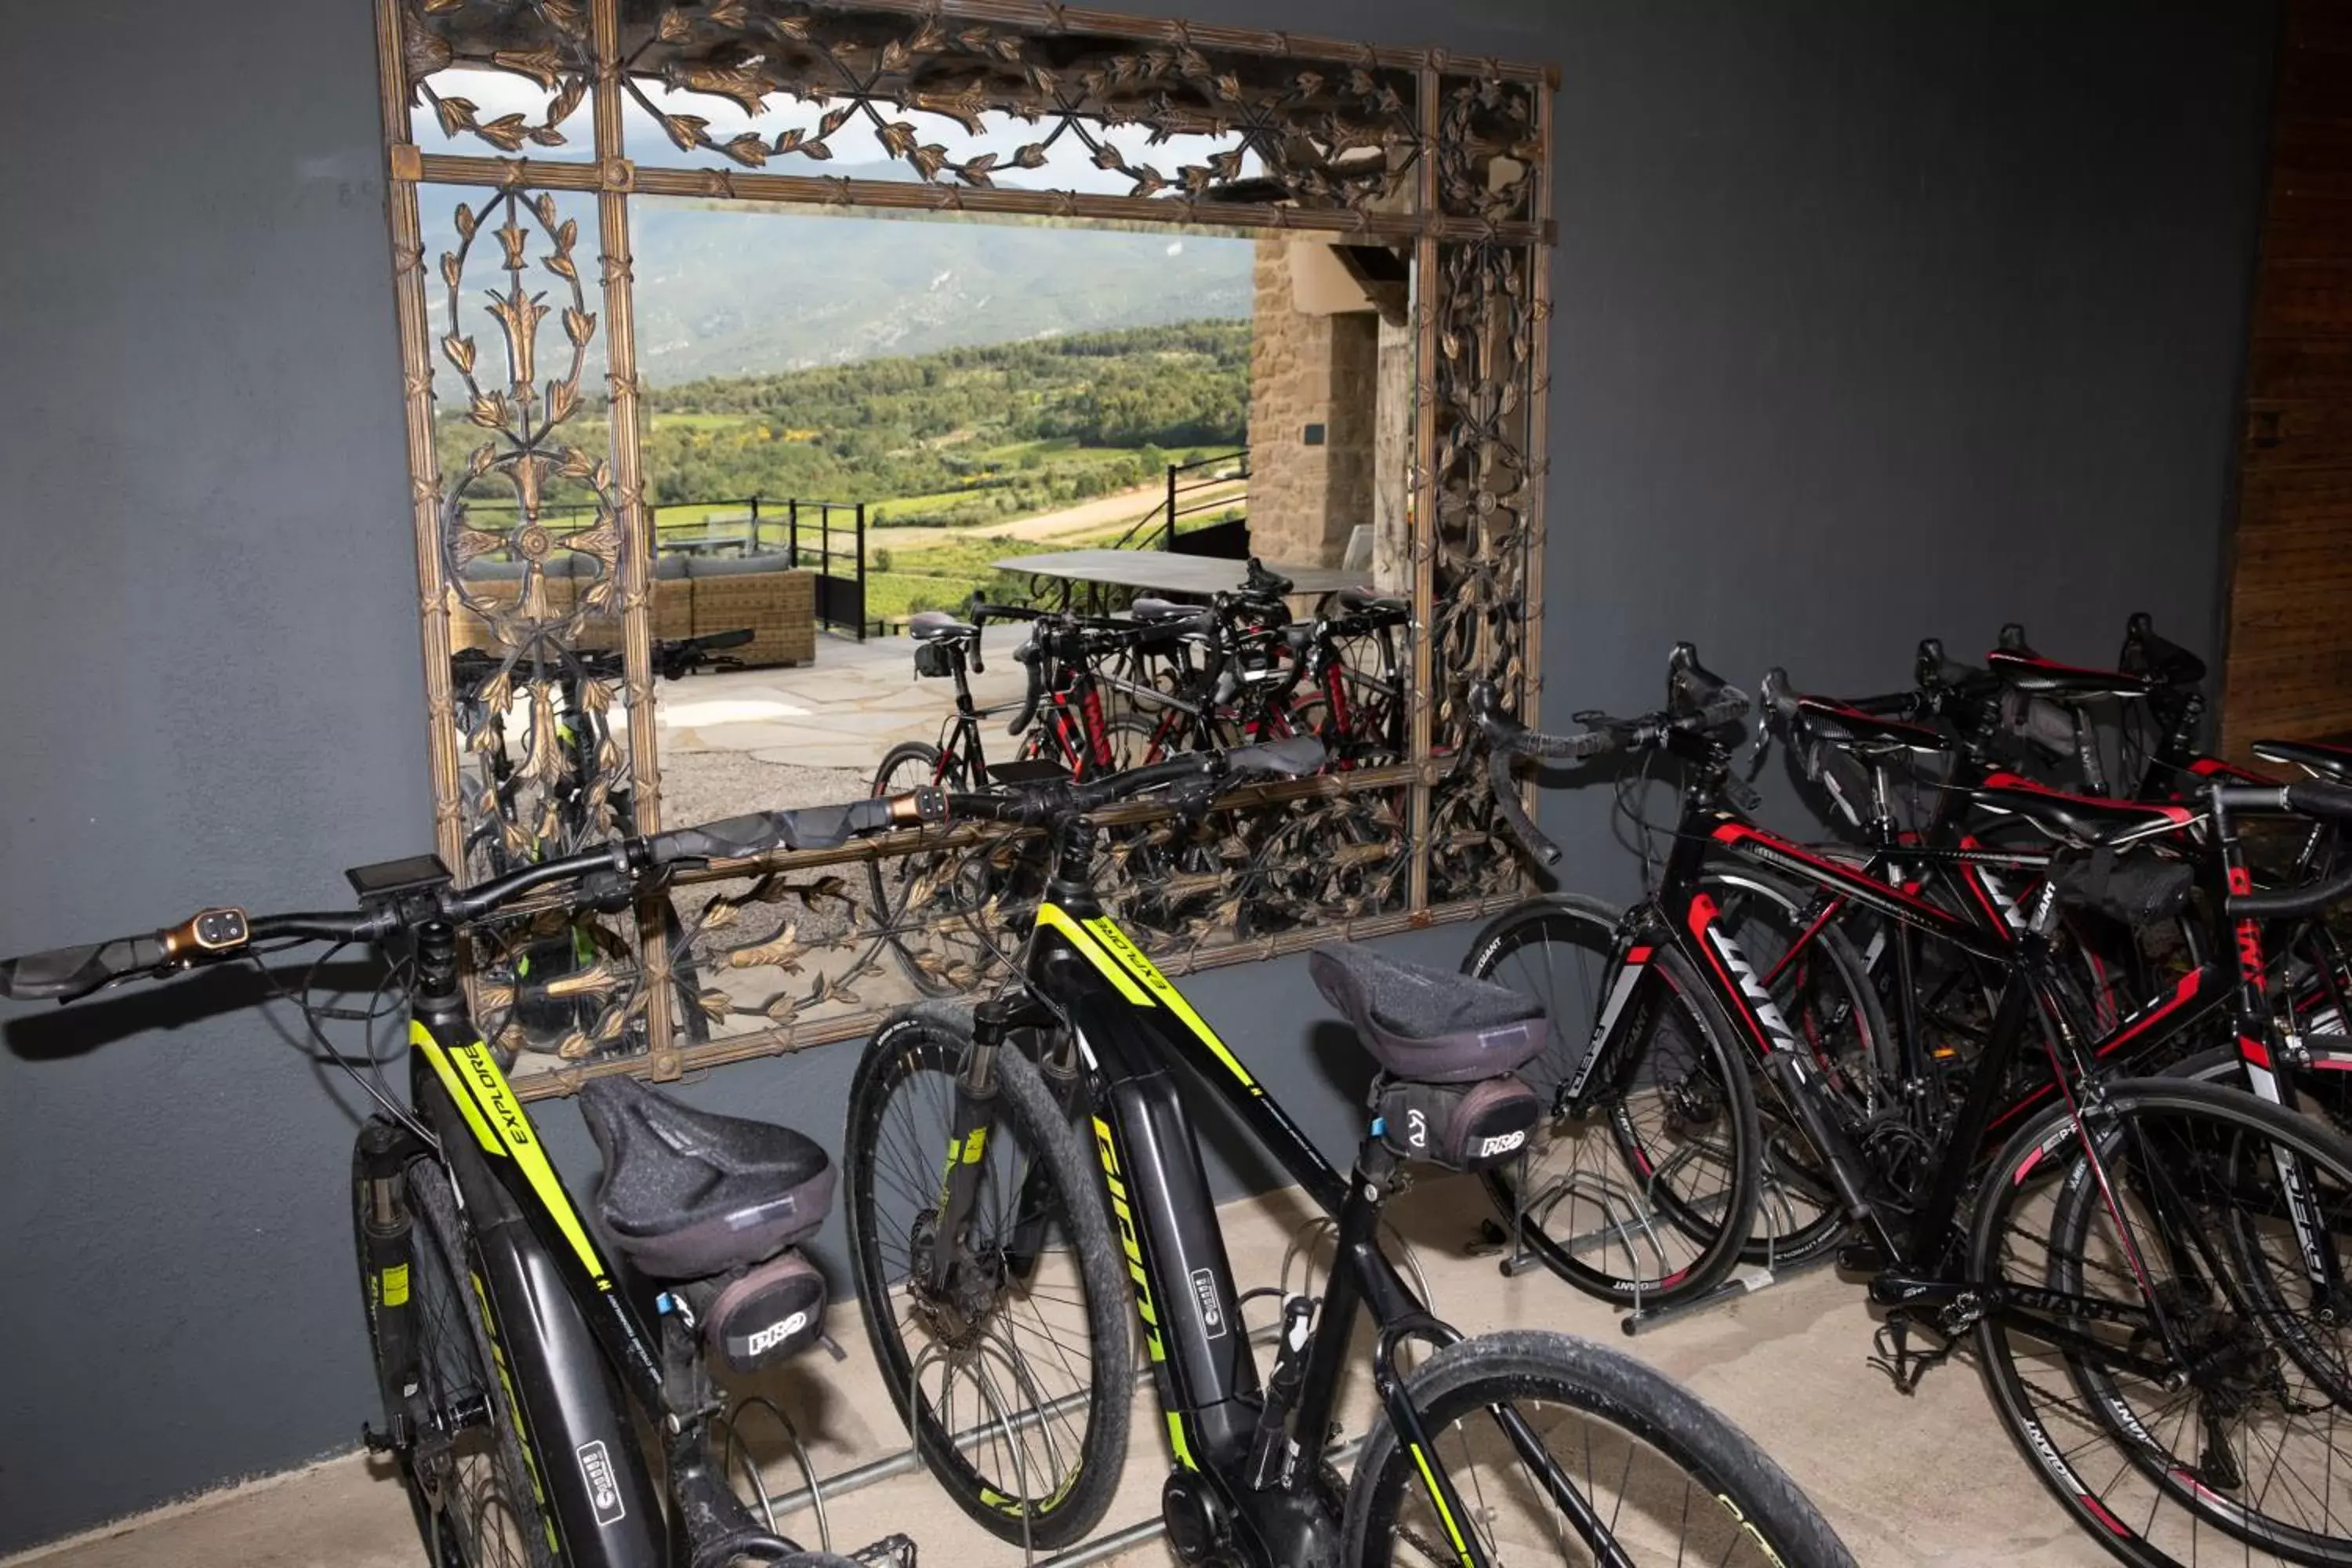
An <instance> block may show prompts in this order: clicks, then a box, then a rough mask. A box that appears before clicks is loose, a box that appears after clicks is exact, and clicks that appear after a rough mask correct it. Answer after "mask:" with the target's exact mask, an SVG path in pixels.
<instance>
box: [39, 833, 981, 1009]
mask: <svg viewBox="0 0 2352 1568" xmlns="http://www.w3.org/2000/svg"><path fill="white" fill-rule="evenodd" d="M945 816H946V807H945V805H944V796H942V795H940V792H939V791H938V790H936V789H931V788H924V789H919V790H915V791H913V792H911V793H909V794H907V795H882V796H876V797H874V798H872V799H868V800H860V801H852V802H850V803H849V804H847V805H819V806H802V807H799V808H797V809H794V810H791V811H765V812H752V813H750V814H748V815H746V816H731V817H728V818H725V819H723V820H721V821H718V822H709V823H704V824H702V825H700V826H695V827H681V828H677V829H674V830H673V831H670V832H667V833H656V834H654V835H653V836H651V837H642V838H625V839H620V840H616V841H614V842H613V843H610V844H604V845H600V846H598V847H595V848H593V849H587V850H583V851H582V852H581V853H579V854H577V855H569V856H565V857H563V858H561V859H556V860H545V861H541V862H540V863H538V864H537V865H532V866H526V867H524V868H522V869H521V870H520V871H515V872H512V873H509V875H507V876H504V877H499V878H496V879H492V880H490V881H488V882H484V883H482V884H480V885H479V886H478V887H474V888H471V889H466V890H465V891H462V892H461V891H458V890H457V889H452V888H447V887H443V888H441V889H437V891H436V892H434V893H433V894H432V896H431V897H430V898H429V900H425V901H424V902H422V903H421V904H417V905H412V906H403V905H402V904H401V903H400V902H399V901H398V900H394V899H390V898H387V899H384V900H373V901H371V903H370V904H369V906H368V907H366V908H362V909H359V910H334V911H328V912H315V911H314V912H300V913H289V914H279V915H263V916H258V917H255V918H253V919H250V920H248V919H247V916H246V914H245V911H244V910H236V909H207V910H199V911H197V912H196V913H195V914H194V915H191V916H190V917H189V918H188V919H187V920H185V921H182V922H181V923H180V924H178V925H176V926H173V927H170V928H167V929H166V930H163V931H149V932H146V933H144V934H142V935H138V936H126V937H116V938H114V939H112V940H111V941H108V942H91V943H88V944H86V945H83V946H79V947H61V948H55V949H52V950H50V951H49V952H34V953H26V954H25V955H23V956H21V957H17V958H10V959H0V996H10V997H15V998H16V999H18V1000H20V1001H47V1000H55V1001H58V1002H71V1001H75V1000H77V999H79V998H80V997H83V996H87V995H89V994H91V993H92V992H94V991H98V990H100V989H102V988H104V987H106V986H108V985H112V984H117V983H118V982H121V981H124V980H130V979H134V978H137V977H139V976H142V975H150V976H154V977H157V978H161V977H162V976H163V975H166V974H170V973H174V972H176V971H178V970H182V969H185V968H188V967H190V966H191V965H194V964H196V963H204V962H206V961H208V960H213V959H221V958H229V957H234V956H236V955H237V954H238V953H241V952H247V951H249V950H250V948H251V946H252V944H253V943H254V942H267V941H270V940H272V939H276V938H296V939H300V940H305V941H312V942H375V941H380V940H382V939H383V938H384V937H387V936H390V935H391V934H392V933H393V932H394V931H397V930H399V929H401V927H402V926H404V925H407V924H414V923H415V922H416V921H417V920H418V919H419V918H425V919H440V920H446V921H452V922H454V923H458V924H463V923H466V922H467V921H478V920H480V919H482V918H483V917H485V916H487V915H490V914H493V913H495V912H497V911H498V910H499V909H501V908H503V907H504V906H506V905H508V904H510V903H512V902H514V901H515V900H517V899H520V897H522V895H524V894H525V893H528V892H531V891H533V890H535V889H539V888H542V887H545V886H548V885H549V884H551V883H554V882H564V881H579V880H582V879H587V878H591V877H595V876H598V875H600V874H601V875H604V876H608V877H614V878H619V879H622V886H623V887H624V888H625V889H626V888H633V886H634V884H635V882H637V881H638V880H639V879H642V878H643V877H644V876H645V874H646V873H648V872H653V871H659V870H663V869H666V868H669V867H672V866H677V865H681V864H685V863H688V862H702V861H710V860H737V859H744V858H749V857H751V856H754V855H763V854H766V853H767V852H769V851H770V850H773V849H828V848H832V847H835V846H837V845H840V844H844V843H846V842H847V841H848V840H849V839H851V838H854V837H862V836H864V835H866V834H869V833H877V832H882V831H885V830H887V829H888V828H892V827H898V826H911V825H913V824H916V823H921V822H937V821H941V820H944V818H945ZM598 901H599V899H598V898H597V897H594V896H592V897H590V898H587V899H583V907H588V906H589V905H591V904H594V903H596V902H598Z"/></svg>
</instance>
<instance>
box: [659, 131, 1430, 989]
mask: <svg viewBox="0 0 2352 1568" xmlns="http://www.w3.org/2000/svg"><path fill="white" fill-rule="evenodd" d="M892 167H894V166H893V165H888V164H884V163H877V164H876V165H874V166H873V167H872V168H870V169H866V170H861V171H856V172H858V173H860V174H863V175H864V176H866V177H882V176H883V175H885V174H888V173H889V171H890V170H891V168H892ZM631 211H632V221H633V225H634V227H633V232H632V248H633V250H634V252H635V259H636V280H637V288H636V300H637V310H638V321H637V342H638V358H639V365H640V379H641V384H642V386H643V394H642V401H643V410H644V415H643V425H642V428H641V443H642V451H643V454H644V457H643V463H644V472H645V478H646V496H647V499H648V502H649V506H650V509H651V514H652V520H653V523H654V528H655V550H656V584H655V599H654V635H655V637H656V664H657V666H659V667H660V668H662V670H663V673H664V674H665V675H666V676H668V677H670V679H666V680H665V681H664V682H663V683H662V684H661V685H660V687H659V689H658V692H657V700H656V723H657V724H658V726H659V741H660V759H661V770H662V798H663V803H664V805H663V811H664V819H665V820H666V821H667V822H670V823H681V822H690V821H698V820H707V819H709V818H713V817H719V816H728V815H731V814H734V813H738V812H742V811H746V810H752V809H761V810H772V809H777V808H782V807H788V806H793V805H815V804H824V803H831V802H836V801H840V800H844V799H847V798H854V797H856V796H860V795H868V794H872V793H877V792H882V793H887V792H890V791H894V790H898V789H905V788H911V787H914V786H915V785H917V784H934V783H938V784H945V785H947V786H949V787H950V788H959V787H961V788H973V787H979V786H980V785H981V784H984V783H985V782H986V780H987V779H988V777H989V776H990V771H991V770H992V769H994V768H996V767H998V766H1000V765H1002V764H1005V763H1016V762H1020V761H1023V760H1024V759H1026V760H1029V761H1031V762H1033V763H1035V762H1040V761H1042V763H1044V764H1045V765H1049V766H1058V767H1059V768H1061V769H1062V770H1064V771H1066V772H1071V773H1081V772H1083V773H1089V774H1091V773H1101V772H1104V771H1107V770H1109V769H1113V768H1118V767H1125V766H1129V765H1133V764H1134V763H1140V762H1145V761H1150V760H1158V759H1159V758H1160V757H1162V756H1164V755H1167V754H1169V753H1171V752H1180V751H1183V750H1188V749H1192V748H1195V747H1198V746H1201V745H1204V744H1209V743H1213V742H1214V743H1233V742H1235V741H1237V740H1240V739H1245V738H1248V737H1252V736H1264V737H1265V738H1276V737H1279V736H1281V735H1284V734H1288V733H1294V732H1302V731H1306V732H1316V733H1321V734H1324V735H1326V736H1327V738H1328V739H1330V740H1331V741H1332V742H1334V745H1335V750H1336V751H1337V752H1339V760H1340V763H1341V764H1342V765H1344V766H1347V767H1362V766H1370V765H1378V764H1381V763H1391V762H1395V761H1399V760H1401V759H1402V752H1403V746H1404V737H1405V727H1406V725H1407V724H1408V722H1409V721H1408V718H1407V712H1406V705H1405V701H1404V682H1405V676H1406V672H1407V671H1408V670H1409V668H1410V642H1409V635H1410V634H1409V627H1408V626H1407V625H1406V624H1405V623H1406V619H1407V617H1406V616H1405V615H1404V613H1403V610H1402V604H1401V603H1383V602H1380V601H1381V600H1382V597H1383V595H1394V596H1396V597H1397V598H1398V599H1400V600H1401V599H1402V597H1403V596H1404V595H1407V594H1408V593H1409V591H1410V570H1409V566H1408V565H1407V562H1406V551H1405V543H1404V542H1405V537H1406V529H1407V516H1406V512H1407V494H1408V489H1407V487H1408V478H1409V470H1410V468H1411V462H1412V388H1413V346H1414V345H1413V337H1412V331H1411V328H1410V325H1409V323H1410V321H1411V318H1412V300H1411V297H1410V296H1411V279H1410V268H1409V266H1408V263H1407V261H1406V259H1405V258H1404V256H1403V255H1402V254H1401V253H1400V251H1399V250H1397V249H1393V248H1390V247H1378V246H1335V245H1332V244H1330V243H1328V240H1327V239H1325V238H1323V237H1287V236H1285V237H1263V238H1260V237H1248V236H1244V235H1237V234H1234V233H1229V232H1222V231H1217V230H1213V229H1202V228H1196V227H1187V228H1182V229H1174V228H1169V227H1164V226H1132V225H1131V226H1110V225H1076V224H1072V223H1068V222H1062V221H1055V220H1050V219H1043V218H1017V219H1002V218H992V219H988V220H982V219H976V218H971V217H958V216H931V215H909V214H900V213H885V212H878V211H872V210H848V211H843V212H839V213H835V212H816V213H811V212H808V211H807V210H805V209H800V210H793V211H779V210H777V209H776V208H774V207H772V206H753V205H748V204H737V203H723V202H716V201H685V200H659V199H652V198H642V197H641V198H639V199H638V200H637V201H635V202H634V203H633V204H632V208H631ZM1253 557H1255V559H1256V561H1257V562H1258V563H1259V567H1258V568H1257V571H1258V575H1257V576H1256V577H1255V578H1253V576H1252V573H1253V568H1252V566H1251V561H1252V558H1253ZM1253 584H1255V586H1253ZM1343 589H1345V590H1349V591H1350V592H1349V595H1348V596H1347V597H1346V598H1344V599H1343V598H1342V596H1341V594H1340V592H1339V591H1340V590H1343ZM1041 616H1044V617H1045V618H1043V619H1041V618H1040V617H1041ZM1154 617H1159V618H1160V623H1164V624H1160V623H1155V622H1154V619H1153V618H1154ZM1055 637H1062V638H1064V639H1066V640H1064V641H1062V642H1059V643H1056V642H1055ZM1033 680H1034V682H1035V684H1036V686H1037V688H1038V701H1037V703H1036V705H1035V706H1034V708H1032V707H1031V705H1030V703H1029V700H1028V699H1029V694H1030V690H1031V686H1032V682H1033ZM1024 711H1025V712H1026V713H1027V715H1028V718H1027V721H1026V722H1025V723H1023V722H1021V721H1022V717H1023V715H1024ZM1016 724H1018V725H1019V728H1018V731H1017V732H1015V725H1016ZM1402 809H1403V808H1402V791H1400V792H1398V798H1397V800H1396V801H1395V802H1394V803H1387V802H1383V801H1376V800H1370V799H1367V800H1364V801H1358V802H1353V803H1347V802H1343V803H1339V805H1336V806H1335V805H1333V804H1332V803H1328V802H1325V803H1320V804H1319V805H1317V806H1315V807H1313V808H1308V807H1303V806H1299V805H1292V806H1287V807H1282V808H1272V807H1269V808H1265V809H1262V810H1260V811H1257V812H1255V813H1252V814H1249V818H1250V820H1249V821H1248V823H1247V824H1246V825H1244V824H1242V823H1240V822H1239V821H1238V820H1237V817H1238V815H1239V814H1236V816H1235V817H1233V818H1227V817H1221V818H1217V819H1213V820H1212V821H1211V822H1208V823H1204V824H1201V825H1198V826H1194V827H1192V828H1188V829H1186V830H1185V831H1184V832H1183V833H1182V834H1181V838H1182V842H1174V841H1171V830H1169V829H1168V828H1166V827H1164V826H1163V827H1162V828H1160V829H1159V830H1158V837H1159V838H1160V840H1161V841H1160V842H1158V843H1152V842H1149V840H1150V839H1151V838H1152V837H1154V834H1153V831H1152V830H1149V829H1138V830H1135V831H1133V832H1130V833H1129V834H1128V835H1126V836H1125V837H1114V840H1113V841H1112V842H1111V843H1110V844H1109V846H1108V848H1107V850H1106V855H1105V862H1104V866H1103V872H1104V877H1105V879H1106V882H1107V884H1108V886H1107V888H1106V892H1107V895H1108V897H1109V899H1110V901H1111V903H1112V906H1113V908H1114V910H1116V911H1117V912H1118V913H1119V914H1120V916H1121V918H1123V919H1125V920H1127V921H1129V923H1130V924H1133V925H1135V926H1137V927H1138V928H1139V930H1140V931H1141V932H1142V933H1143V934H1144V935H1145V936H1146V937H1147V938H1153V937H1156V938H1158V939H1160V940H1162V941H1182V942H1218V941H1231V940H1234V938H1235V937H1236V936H1239V937H1242V938H1247V937H1249V936H1252V935H1265V934H1269V933H1270V932H1271V931H1275V930H1277V929H1282V928H1283V927H1285V926H1286V925H1289V924H1295V923H1297V922H1298V921H1302V920H1304V919H1305V918H1306V911H1307V909H1308V908H1309V907H1310V906H1315V907H1320V906H1327V905H1328V904H1329V902H1330V900H1331V899H1332V898H1333V897H1334V896H1336V897H1338V898H1339V899H1340V900H1342V901H1343V902H1347V901H1352V902H1353V903H1355V904H1356V905H1359V906H1360V907H1361V909H1362V910H1363V911H1364V912H1371V911H1372V910H1380V909H1386V908H1390V907H1394V906H1395V905H1396V904H1397V903H1398V901H1399V900H1401V899H1402V892H1403V867H1404V855H1403V850H1402V837H1403V835H1402V831H1401V829H1402ZM1339 816H1345V817H1346V818H1347V819H1348V820H1347V821H1346V822H1344V823H1341V824H1338V825H1336V826H1335V824H1334V822H1333V820H1332V819H1333V818H1335V817H1339ZM1310 817H1312V819H1313V823H1312V826H1311V827H1310V826H1309V819H1310ZM1337 832H1344V835H1345V837H1347V839H1348V847H1349V848H1350V849H1352V851H1353V853H1354V855H1355V856H1356V857H1357V858H1358V860H1359V861H1360V865H1356V866H1350V867H1348V868H1345V870H1346V876H1347V878H1348V879H1349V880H1350V881H1351V882H1352V884H1353V887H1352V889H1340V890H1339V891H1338V892H1337V893H1336V894H1335V893H1334V890H1333V889H1331V888H1330V887H1328V886H1326V885H1325V884H1328V883H1329V882H1330V881H1331V876H1332V856H1331V853H1330V850H1331V848H1332V846H1330V845H1329V844H1327V843H1326V842H1325V839H1326V838H1327V837H1329V835H1330V834H1332V833H1337ZM1013 858H1017V857H1016V856H1015V853H1014V852H1013V851H1012V850H1010V849H1008V848H1006V847H1003V846H1001V845H999V846H995V847H991V848H988V849H986V850H985V851H977V850H969V849H967V850H962V851H942V852H940V853H938V854H932V855H926V856H917V857H913V858H907V859H904V860H902V861H900V862H898V863H896V864H887V865H881V866H877V867H874V868H865V867H852V868H848V870H849V872H851V873H853V874H850V875H846V876H843V875H839V874H835V875H831V876H829V877H820V878H816V879H813V884H812V885H813V886H814V889H815V890H814V891H811V890H808V889H803V890H799V891H794V892H792V893H790V894H785V893H782V891H781V890H779V889H767V890H766V892H765V893H764V894H763V896H762V897H761V899H756V900H752V901H751V903H750V904H746V905H745V906H743V907H742V908H741V909H740V910H734V909H728V908H721V909H720V910H719V911H718V916H717V918H718V920H719V928H717V929H712V928H709V925H708V919H709V905H708V903H707V902H705V901H704V900H705V899H706V898H707V890H706V892H703V893H697V892H693V891H688V892H684V893H681V895H680V902H681V908H682V915H681V919H682V923H683V926H684V927H685V928H687V929H689V930H691V931H693V932H694V935H693V939H692V941H691V942H690V943H689V945H690V947H691V948H692V950H693V952H692V954H691V955H690V961H691V962H692V963H693V964H694V966H695V968H696V969H697V971H698V974H699V976H700V979H699V984H700V986H701V987H702V988H703V989H704V990H705V992H706V993H707V992H709V991H711V990H718V991H723V992H724V993H725V995H724V996H723V997H720V996H716V995H713V996H709V997H708V1005H707V1007H706V1012H707V1013H709V1014H711V1015H714V1016H711V1017H710V1018H709V1022H710V1024H711V1025H712V1026H715V1027H718V1028H719V1029H720V1030H722V1031H723V1030H726V1029H730V1028H752V1027H761V1026H765V1025H767V1024H771V1023H774V1022H779V1021H789V1020H790V1019H791V1018H793V1017H797V1016H799V1015H800V1013H801V1011H802V1009H803V1007H804V1006H805V1005H811V1004H827V1003H832V1004H836V1005H850V1004H855V1005H863V1006H873V1005H889V1004H892V1003H896V1002H898V1001H903V1000H907V999H908V998H909V997H911V996H914V995H917V994H924V993H926V992H931V993H950V992H961V991H962V990H964V989H967V988H968V987H969V986H970V984H971V983H972V980H973V979H974V977H975V976H976V975H977V973H980V972H981V971H982V970H984V969H985V968H986V967H988V964H989V963H990V960H991V956H992V955H991V954H990V952H988V942H987V940H986V937H985V935H984V934H983V933H984V932H985V931H987V930H988V929H990V928H992V926H993V925H994V924H995V923H996V921H997V920H998V919H999V918H1001V916H1002V914H1003V910H1004V906H1005V905H1006V904H1007V902H1008V901H1010V902H1016V903H1017V902H1018V901H1019V900H1020V898H1021V897H1022V896H1023V894H1022V890H1021V889H1022V883H1023V877H1022V876H1021V875H1020V874H1019V873H1018V868H1016V867H1014V866H1013V865H1012V864H1011V861H1012V860H1013ZM1340 858H1341V859H1342V860H1343V861H1344V860H1345V859H1346V858H1347V857H1346V856H1345V855H1342V856H1341V857H1340ZM1293 862H1297V863H1296V864H1293ZM745 890H746V889H742V888H740V887H737V888H730V889H728V892H729V894H730V896H731V895H733V894H738V893H742V892H744V891H745ZM752 890H753V891H758V889H752ZM774 899H781V900H782V903H780V904H778V903H771V902H770V901H769V900H774ZM785 905H789V906H790V907H789V909H788V910H787V909H786V908H785V907H784V906H785ZM754 906H756V907H754ZM755 917H756V918H755ZM886 930H888V931H895V932H896V934H895V935H891V936H888V937H882V936H879V935H877V933H879V932H882V931H886ZM722 932H723V935H722ZM826 944H832V945H826ZM780 969H781V970H782V971H784V972H785V975H780V973H778V972H779V970H780ZM785 976H790V977H791V978H792V984H789V985H784V984H782V979H783V978H784V977H785ZM828 982H830V983H831V984H832V985H833V989H828ZM836 993H850V994H848V995H846V996H843V995H840V994H836ZM780 1007H781V1008H782V1011H783V1013H784V1015H785V1016H784V1017H782V1018H780V1017H779V1016H778V1015H779V1010H780ZM722 1010H723V1011H722Z"/></svg>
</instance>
